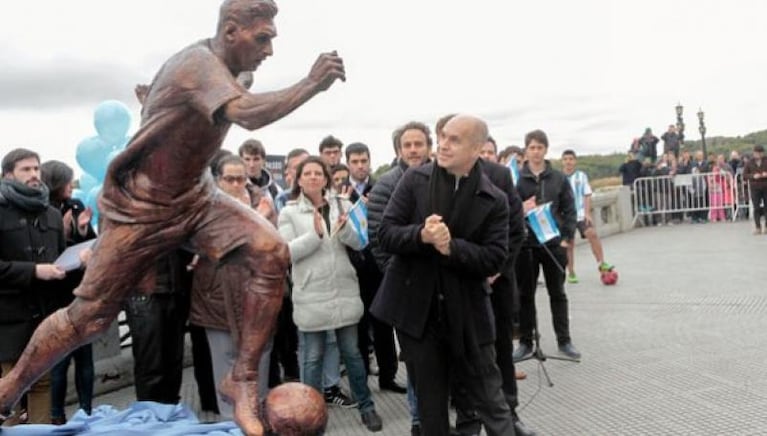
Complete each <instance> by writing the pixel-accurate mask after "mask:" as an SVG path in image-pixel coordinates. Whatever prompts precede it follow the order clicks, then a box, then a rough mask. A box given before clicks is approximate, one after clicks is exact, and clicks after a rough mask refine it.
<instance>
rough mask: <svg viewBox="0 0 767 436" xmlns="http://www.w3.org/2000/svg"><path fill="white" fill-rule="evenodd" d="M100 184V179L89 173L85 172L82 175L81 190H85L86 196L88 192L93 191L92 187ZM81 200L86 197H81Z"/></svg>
mask: <svg viewBox="0 0 767 436" xmlns="http://www.w3.org/2000/svg"><path fill="white" fill-rule="evenodd" d="M98 184H99V181H98V180H96V178H95V177H93V176H92V175H90V174H88V173H83V175H82V176H80V190H81V191H83V195H84V196H87V195H88V193H89V192H91V189H93V188H94V187H95V186H96V185H98ZM80 200H84V198H81V199H80Z"/></svg>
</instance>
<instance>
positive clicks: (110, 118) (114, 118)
mask: <svg viewBox="0 0 767 436" xmlns="http://www.w3.org/2000/svg"><path fill="white" fill-rule="evenodd" d="M130 123H131V115H130V110H128V106H125V104H123V103H122V102H121V101H117V100H106V101H103V102H101V103H100V104H99V105H98V106H97V107H96V112H95V113H94V114H93V124H94V125H95V126H96V131H97V132H98V134H99V137H100V138H101V139H102V140H103V141H104V142H106V143H107V144H109V145H110V146H111V147H112V148H115V147H119V146H122V145H124V144H125V143H124V141H125V137H126V135H127V134H128V129H129V128H130Z"/></svg>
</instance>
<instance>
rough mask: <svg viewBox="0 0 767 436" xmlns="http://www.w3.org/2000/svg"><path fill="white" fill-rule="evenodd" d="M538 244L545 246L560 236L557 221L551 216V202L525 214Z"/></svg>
mask: <svg viewBox="0 0 767 436" xmlns="http://www.w3.org/2000/svg"><path fill="white" fill-rule="evenodd" d="M525 216H526V217H527V222H528V223H529V224H530V228H531V229H532V230H533V233H535V238H536V239H538V242H540V243H541V244H545V243H546V242H549V241H551V240H552V239H554V238H558V237H559V236H560V233H559V227H557V221H556V220H555V219H554V216H553V215H552V214H551V202H549V203H544V204H542V205H540V206H538V207H536V208H535V209H532V210H530V211H528V212H527V214H525Z"/></svg>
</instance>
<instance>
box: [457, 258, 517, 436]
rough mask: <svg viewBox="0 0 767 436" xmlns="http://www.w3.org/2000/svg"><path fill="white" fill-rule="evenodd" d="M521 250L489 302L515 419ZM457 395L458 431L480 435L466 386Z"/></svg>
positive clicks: (499, 361) (506, 392)
mask: <svg viewBox="0 0 767 436" xmlns="http://www.w3.org/2000/svg"><path fill="white" fill-rule="evenodd" d="M519 251H520V248H519V247H517V248H516V249H515V250H514V251H513V252H512V253H510V254H509V259H508V260H507V265H509V268H508V271H507V273H506V274H504V275H501V276H499V277H498V279H496V281H495V282H494V283H493V285H492V288H493V293H492V294H491V295H490V301H491V302H492V305H493V313H494V315H495V332H496V333H495V334H496V338H495V352H496V356H495V363H496V364H497V365H498V369H499V370H500V371H501V379H502V380H503V384H502V388H503V396H504V397H505V398H506V403H507V404H508V405H509V408H510V409H511V414H512V416H516V412H515V409H516V408H517V406H518V405H519V400H518V399H517V378H516V370H515V368H514V359H513V358H512V354H513V353H514V341H513V331H512V330H513V321H514V318H515V317H516V316H517V315H516V314H517V312H518V311H519V289H518V287H517V278H516V272H515V266H516V261H517V258H518V257H519ZM456 389H457V390H458V392H457V393H455V394H454V395H453V397H454V399H455V404H456V415H457V417H456V423H455V427H456V430H458V432H459V433H460V434H462V435H463V434H467V435H474V434H479V432H480V426H481V422H480V420H479V416H478V414H477V413H476V411H475V410H474V409H475V407H474V406H473V405H470V404H465V402H464V401H461V400H460V399H462V398H466V395H463V394H464V392H463V389H464V387H463V386H456Z"/></svg>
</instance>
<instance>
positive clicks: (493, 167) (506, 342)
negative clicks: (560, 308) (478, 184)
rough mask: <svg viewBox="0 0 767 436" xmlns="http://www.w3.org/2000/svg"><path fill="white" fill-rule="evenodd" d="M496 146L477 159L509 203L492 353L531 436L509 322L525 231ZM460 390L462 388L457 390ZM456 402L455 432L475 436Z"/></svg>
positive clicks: (471, 420) (525, 434)
mask: <svg viewBox="0 0 767 436" xmlns="http://www.w3.org/2000/svg"><path fill="white" fill-rule="evenodd" d="M454 116H455V114H451V115H446V116H444V117H442V118H441V119H440V120H439V121H437V124H436V126H435V130H436V133H437V141H438V142H439V141H441V137H442V131H443V129H444V127H445V124H446V123H447V122H448V121H449V120H450V119H452V118H453V117H454ZM496 149H497V147H496V145H495V142H494V141H493V140H492V138H491V137H490V136H488V139H487V141H486V142H485V144H484V145H483V147H482V152H481V154H480V156H481V157H482V159H480V162H481V165H482V172H483V173H484V174H485V176H487V178H488V179H489V180H490V181H491V182H492V183H493V185H495V186H496V187H498V189H500V190H501V191H503V193H504V194H506V198H507V199H508V202H509V255H508V257H507V258H506V262H505V263H504V265H503V268H501V270H500V272H499V273H497V274H494V275H493V276H491V277H489V278H488V284H490V286H491V287H492V291H493V292H492V294H490V301H491V302H492V305H493V314H494V315H495V329H496V339H495V351H496V353H497V355H496V360H495V362H496V364H497V365H498V369H499V370H500V371H501V376H502V379H503V395H504V397H506V402H507V403H508V404H509V408H511V417H512V420H513V421H514V432H515V434H516V436H533V435H535V432H533V431H531V430H530V429H528V428H527V426H525V425H524V424H523V423H522V421H520V419H519V417H518V416H517V414H516V411H515V409H516V407H517V406H518V405H519V401H518V399H517V378H516V374H515V373H516V371H515V368H514V360H513V359H512V353H513V352H514V349H513V341H512V321H513V319H514V317H515V316H517V312H518V311H519V290H518V289H517V278H516V273H515V264H516V261H517V257H518V256H519V251H520V250H521V249H522V242H523V241H524V240H525V236H526V235H527V230H526V227H525V216H524V211H523V210H522V199H521V198H520V197H519V194H518V193H517V189H516V187H515V186H514V181H513V180H512V178H511V171H510V170H509V168H508V167H506V166H504V165H500V164H498V163H496V162H497V158H496V154H495V152H496ZM459 389H462V388H461V387H459ZM453 398H454V401H455V403H456V413H457V418H456V430H457V431H458V433H460V434H461V435H478V434H479V433H480V429H481V422H480V420H479V417H478V416H477V414H476V412H474V410H473V407H472V405H470V404H466V402H465V401H461V400H462V399H463V398H465V396H464V395H461V394H460V392H459V393H458V394H455V395H454V396H453Z"/></svg>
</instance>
